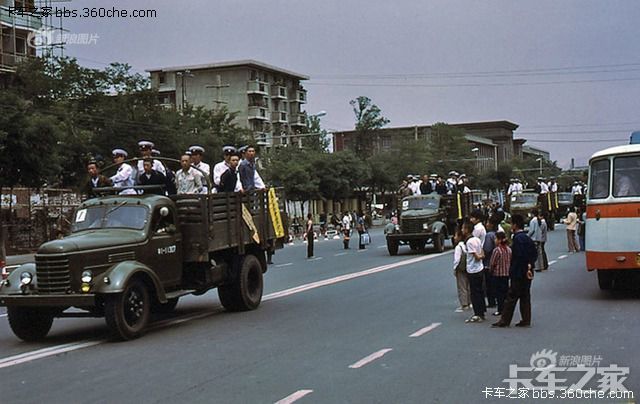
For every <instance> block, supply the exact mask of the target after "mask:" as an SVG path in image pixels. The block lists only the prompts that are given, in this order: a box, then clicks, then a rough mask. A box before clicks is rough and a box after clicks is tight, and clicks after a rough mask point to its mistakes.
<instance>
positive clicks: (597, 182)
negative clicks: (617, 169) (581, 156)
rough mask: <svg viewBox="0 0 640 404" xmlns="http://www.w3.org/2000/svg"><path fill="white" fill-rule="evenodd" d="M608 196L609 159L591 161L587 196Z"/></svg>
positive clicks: (595, 197) (596, 197)
mask: <svg viewBox="0 0 640 404" xmlns="http://www.w3.org/2000/svg"><path fill="white" fill-rule="evenodd" d="M607 196H609V160H599V161H594V162H593V163H591V183H590V184H589V197H590V198H592V199H598V198H606V197H607Z"/></svg>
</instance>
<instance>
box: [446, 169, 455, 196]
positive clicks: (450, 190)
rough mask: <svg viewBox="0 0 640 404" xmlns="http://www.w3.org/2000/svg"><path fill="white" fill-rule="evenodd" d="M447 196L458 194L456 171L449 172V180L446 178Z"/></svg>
mask: <svg viewBox="0 0 640 404" xmlns="http://www.w3.org/2000/svg"><path fill="white" fill-rule="evenodd" d="M446 185H447V195H451V194H455V193H456V192H458V173H457V172H456V171H449V178H447V184H446Z"/></svg>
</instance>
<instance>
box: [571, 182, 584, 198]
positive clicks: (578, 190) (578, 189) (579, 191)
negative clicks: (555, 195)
mask: <svg viewBox="0 0 640 404" xmlns="http://www.w3.org/2000/svg"><path fill="white" fill-rule="evenodd" d="M571 193H572V194H574V195H582V185H580V183H579V182H578V181H574V182H573V186H572V187H571Z"/></svg>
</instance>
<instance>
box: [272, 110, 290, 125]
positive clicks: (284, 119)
mask: <svg viewBox="0 0 640 404" xmlns="http://www.w3.org/2000/svg"><path fill="white" fill-rule="evenodd" d="M271 122H273V123H288V122H289V120H288V114H287V113H286V112H272V113H271Z"/></svg>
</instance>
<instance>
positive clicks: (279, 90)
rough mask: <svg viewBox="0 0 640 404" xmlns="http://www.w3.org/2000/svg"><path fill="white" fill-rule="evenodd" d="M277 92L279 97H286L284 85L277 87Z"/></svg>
mask: <svg viewBox="0 0 640 404" xmlns="http://www.w3.org/2000/svg"><path fill="white" fill-rule="evenodd" d="M278 93H279V95H280V97H285V98H287V89H286V88H285V87H278Z"/></svg>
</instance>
